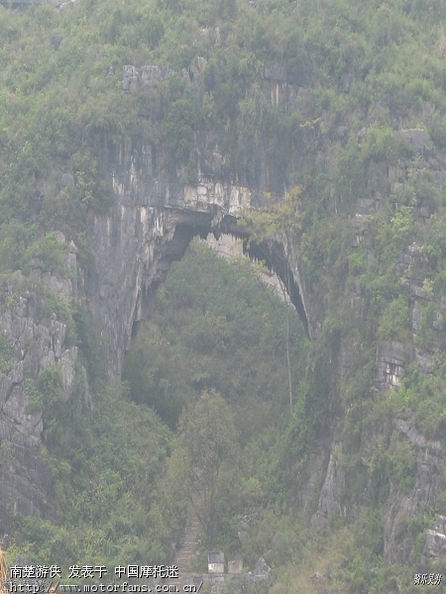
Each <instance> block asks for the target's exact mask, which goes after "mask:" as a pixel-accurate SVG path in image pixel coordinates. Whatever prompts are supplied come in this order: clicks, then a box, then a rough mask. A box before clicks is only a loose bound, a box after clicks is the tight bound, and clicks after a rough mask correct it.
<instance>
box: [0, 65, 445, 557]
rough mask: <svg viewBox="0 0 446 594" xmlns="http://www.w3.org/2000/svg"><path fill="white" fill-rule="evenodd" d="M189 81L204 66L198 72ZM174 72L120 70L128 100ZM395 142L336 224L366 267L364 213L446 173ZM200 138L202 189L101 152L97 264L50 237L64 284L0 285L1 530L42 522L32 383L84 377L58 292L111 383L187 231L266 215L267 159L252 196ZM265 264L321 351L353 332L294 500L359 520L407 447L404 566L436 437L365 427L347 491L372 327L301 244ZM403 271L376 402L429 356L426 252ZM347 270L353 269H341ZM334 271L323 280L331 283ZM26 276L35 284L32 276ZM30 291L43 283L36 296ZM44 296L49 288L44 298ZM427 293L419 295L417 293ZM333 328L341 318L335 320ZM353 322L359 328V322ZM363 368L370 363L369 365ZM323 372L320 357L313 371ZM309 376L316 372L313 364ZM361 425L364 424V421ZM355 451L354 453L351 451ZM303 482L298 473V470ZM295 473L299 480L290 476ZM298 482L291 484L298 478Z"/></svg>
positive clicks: (426, 497) (393, 546) (93, 244)
mask: <svg viewBox="0 0 446 594" xmlns="http://www.w3.org/2000/svg"><path fill="white" fill-rule="evenodd" d="M195 69H196V77H199V74H200V63H198V64H196V65H195ZM169 76H170V72H169V71H168V70H163V69H160V68H158V67H156V66H148V67H145V68H142V69H136V68H135V67H126V68H125V72H124V81H123V87H124V91H125V92H129V93H132V92H144V93H147V92H150V90H151V89H153V86H154V85H156V84H158V82H159V81H160V80H164V79H166V78H168V77H169ZM264 85H265V90H266V92H267V94H268V95H269V96H270V100H271V102H272V103H273V104H274V105H277V106H280V105H281V104H287V103H289V102H296V101H302V102H304V101H305V92H304V90H303V89H302V88H300V87H299V86H298V84H297V82H296V81H292V80H288V79H287V77H286V73H283V72H281V71H280V69H278V70H277V71H276V72H274V71H273V70H270V71H268V72H267V73H266V75H265V80H264ZM338 132H339V139H338V140H336V141H333V139H332V138H328V137H324V135H323V134H322V136H321V138H320V141H319V146H318V149H317V154H316V155H315V154H313V153H312V154H311V155H310V157H311V159H313V158H316V159H317V165H318V166H320V167H321V168H323V169H324V170H325V171H326V172H327V175H329V174H333V171H331V169H330V168H331V166H332V161H331V155H332V153H333V151H335V149H336V142H340V143H342V142H343V141H342V138H343V135H344V134H345V131H343V130H339V131H338ZM400 135H401V139H402V140H403V141H404V142H405V143H407V144H408V145H409V146H410V147H411V149H412V153H411V154H412V157H411V158H409V159H408V160H407V161H406V162H402V161H401V162H400V163H399V165H398V167H389V166H388V165H386V164H385V163H383V164H380V165H379V166H378V165H373V164H372V165H370V167H369V169H368V177H367V185H368V191H369V198H367V199H365V200H363V201H362V202H360V203H359V205H358V208H357V211H353V212H346V213H345V214H343V215H342V216H343V220H344V223H345V226H346V228H347V231H348V234H349V236H351V241H352V248H351V249H352V250H355V249H356V248H357V247H358V246H364V245H366V251H367V255H368V257H369V258H373V257H374V256H373V253H374V252H373V249H374V248H373V242H369V237H370V231H369V224H368V221H369V217H370V215H371V214H373V213H375V212H379V210H380V209H381V208H382V204H383V196H388V195H392V194H394V193H396V192H397V190H398V185H399V184H402V183H403V182H404V180H406V179H407V178H409V177H410V176H411V175H415V173H416V171H417V170H420V168H423V169H425V168H428V169H429V170H430V171H431V172H432V173H433V175H435V176H436V179H438V180H439V183H442V184H443V186H444V181H445V178H446V176H444V165H443V163H442V161H441V160H440V159H437V158H434V157H433V155H432V153H431V151H432V147H431V143H430V139H429V136H428V134H427V133H426V132H425V131H424V130H419V129H405V130H401V131H400ZM209 142H210V140H209V139H206V141H205V142H204V143H203V145H202V146H201V147H200V149H199V150H200V154H201V158H202V159H201V169H202V170H207V172H208V173H207V174H206V175H205V174H203V173H202V171H200V172H199V175H198V182H196V183H193V184H189V183H184V182H177V183H176V184H169V183H168V182H167V181H166V179H167V176H166V173H165V171H164V172H163V170H162V167H160V166H159V165H155V163H156V162H157V155H156V152H157V150H156V149H155V148H154V147H153V146H152V145H144V144H135V145H134V146H128V145H122V146H120V147H114V148H113V149H110V150H109V151H108V152H106V154H105V155H102V156H101V157H102V161H103V163H104V176H106V177H107V183H108V184H109V185H110V187H112V189H113V195H114V199H115V204H114V206H113V207H112V208H111V209H110V210H109V211H108V212H107V214H103V215H98V214H93V213H91V214H90V217H89V223H88V237H89V243H90V252H91V254H92V258H91V261H90V262H89V264H88V266H87V265H85V263H83V262H81V261H80V259H79V257H78V254H77V247H76V246H75V245H74V244H73V243H68V242H67V241H66V240H65V238H64V237H63V236H62V235H60V234H59V235H58V236H57V241H59V242H60V243H61V244H62V245H63V246H64V253H65V270H68V271H69V274H68V278H67V275H63V276H64V278H59V277H58V276H57V275H55V274H49V273H45V272H38V271H35V272H34V273H33V274H31V275H30V276H28V277H26V278H25V277H23V276H22V275H21V274H20V273H17V275H16V278H14V279H12V280H11V279H8V280H7V281H5V282H4V283H3V285H2V288H1V300H2V302H1V303H2V307H1V313H0V333H1V334H0V335H1V337H2V339H1V340H2V342H1V343H0V345H1V353H0V354H1V357H2V359H1V361H0V443H1V448H2V450H1V451H2V456H1V461H0V526H1V530H0V532H2V533H4V534H6V533H8V531H9V530H10V526H11V522H12V520H13V518H14V515H15V514H17V513H21V514H32V513H42V514H50V513H51V505H50V491H51V488H50V484H49V482H48V481H49V479H48V477H47V470H46V466H45V462H44V451H43V445H44V444H43V442H42V435H43V420H42V414H41V411H40V410H39V404H38V402H37V403H36V402H35V401H33V394H34V391H33V387H35V385H36V384H38V382H39V378H41V377H42V373H43V372H45V370H49V369H54V368H56V369H58V370H59V371H60V374H61V377H62V382H63V387H64V394H65V397H66V398H70V396H71V393H72V388H73V384H74V383H75V382H76V375H77V374H78V373H79V369H80V368H81V366H82V365H81V361H80V358H79V353H78V347H77V346H76V345H75V344H72V343H71V342H70V336H69V323H68V321H67V320H66V319H65V320H64V316H63V312H62V311H61V308H60V307H59V308H58V307H51V297H52V296H54V295H57V297H58V298H59V299H63V300H65V301H66V302H69V303H75V304H78V305H80V306H82V307H84V308H86V309H87V310H88V311H89V313H90V315H91V319H92V322H93V327H94V331H95V334H96V337H97V340H98V342H99V343H100V345H101V347H102V349H103V350H104V352H105V356H106V360H107V363H108V367H109V370H110V373H115V374H119V373H120V370H121V367H122V362H123V357H124V354H125V351H126V349H127V348H128V346H129V343H130V341H131V338H132V334H133V333H134V332H135V325H137V323H138V321H139V320H141V319H144V317H145V316H146V315H147V311H148V310H149V308H150V303H151V299H152V296H153V293H154V291H155V290H156V288H157V286H158V285H159V284H160V283H161V282H162V280H163V277H164V275H165V273H166V271H167V270H168V267H169V264H170V262H171V261H173V260H175V259H177V258H180V257H181V256H182V254H183V253H184V251H185V249H186V248H187V245H188V243H189V241H190V240H191V238H192V237H193V236H194V235H203V236H205V235H207V234H208V233H209V232H215V233H216V234H218V233H221V232H229V233H234V234H237V235H239V236H244V235H245V234H246V232H247V231H246V230H245V229H239V228H238V227H237V225H236V219H237V215H238V214H239V212H240V211H241V210H242V209H246V208H261V207H263V206H264V204H265V196H264V193H265V189H266V188H267V187H268V185H269V184H270V182H271V179H270V178H271V175H270V174H269V173H268V172H269V171H270V168H269V167H268V164H267V163H266V164H265V170H264V179H263V180H262V182H261V183H260V184H259V186H258V187H255V188H254V187H248V186H247V185H243V184H236V183H230V182H228V181H225V178H224V177H219V173H221V167H222V163H223V161H224V157H223V156H222V155H221V154H219V153H218V152H217V151H216V150H213V149H212V148H209V146H208V144H209ZM305 167H306V157H305V156H304V155H302V154H298V155H296V157H295V158H294V177H295V179H296V180H297V179H299V176H300V175H301V174H302V175H303V172H305V171H306V170H305ZM431 215H432V212H431V211H430V210H429V205H426V204H424V203H419V204H416V216H417V217H419V218H420V219H422V220H423V221H424V223H423V224H425V225H426V226H428V225H429V224H430V220H431ZM252 249H253V250H254V251H255V250H257V254H259V253H260V254H262V255H263V256H265V257H266V259H267V260H269V262H270V264H271V265H272V266H273V267H274V268H275V270H276V272H277V273H278V275H279V276H281V277H282V278H283V279H289V278H290V279H291V281H290V282H287V283H286V284H288V285H289V288H290V293H291V294H290V298H291V300H292V301H293V303H294V304H295V306H296V308H297V310H298V312H299V314H300V316H301V318H302V320H303V322H304V324H305V325H306V326H307V328H308V332H309V334H310V336H311V337H312V338H313V341H314V345H315V351H316V350H317V349H318V348H319V347H321V348H322V346H324V345H325V342H324V341H326V335H324V332H323V329H324V323H325V322H326V320H327V318H328V317H330V316H331V317H336V315H337V311H338V310H339V312H341V310H343V308H345V307H346V304H347V307H348V308H349V313H350V317H351V322H352V324H351V326H350V327H345V328H341V329H340V330H339V333H338V334H339V336H338V339H337V343H336V346H335V348H334V349H333V350H332V356H331V355H330V360H329V369H330V373H329V377H328V379H327V384H326V385H327V391H326V393H325V398H326V400H327V403H328V405H327V407H328V408H327V409H326V410H329V411H330V413H331V414H330V415H328V416H329V418H326V419H324V420H323V421H324V423H323V425H324V427H325V429H326V431H324V434H323V435H320V436H319V440H318V442H317V443H315V444H314V446H315V447H314V451H313V454H312V455H311V457H310V458H309V459H308V460H307V462H306V464H305V467H299V468H298V469H297V470H296V477H297V478H296V484H298V486H296V492H295V494H294V500H295V502H296V504H297V505H299V506H300V507H301V508H302V509H303V510H304V512H305V515H306V516H307V518H308V519H309V521H311V522H313V523H314V525H315V526H323V527H327V526H329V524H330V522H331V521H332V520H334V519H336V517H338V516H341V517H344V518H349V517H354V515H355V513H356V511H357V509H358V508H359V507H360V506H361V504H362V503H363V502H365V501H366V500H367V489H370V488H371V482H372V481H373V475H372V472H371V471H370V464H371V462H370V457H369V453H370V452H378V451H381V450H382V448H392V447H394V446H395V447H396V445H395V444H400V443H403V444H404V445H405V447H406V446H407V449H408V451H409V452H410V455H411V456H412V458H413V460H414V476H415V480H414V482H413V483H412V484H411V485H409V487H408V488H407V489H406V491H405V492H404V493H401V492H400V491H399V488H398V487H397V486H394V485H392V484H390V485H389V486H388V493H387V502H388V504H387V506H386V510H387V511H386V520H385V543H384V551H385V556H386V558H387V560H388V561H391V562H399V561H407V560H408V559H409V558H410V555H411V551H412V548H413V535H412V534H411V533H410V531H409V530H408V522H409V521H410V518H411V516H412V515H413V514H414V513H418V512H421V511H423V510H426V509H430V508H431V507H432V506H433V503H434V502H435V501H437V499H438V497H439V495H440V493H441V492H442V490H444V488H445V486H446V485H445V480H444V476H445V475H444V470H445V469H444V462H443V459H444V456H443V449H442V446H441V444H440V443H439V442H436V441H433V440H430V439H427V438H426V437H425V436H423V434H422V433H420V432H419V431H418V430H417V428H416V427H415V426H414V424H413V423H412V422H411V420H410V419H406V418H401V419H397V420H396V422H395V423H394V424H393V425H391V426H388V425H385V424H383V425H382V426H379V422H380V421H379V420H376V422H375V424H373V423H371V424H369V425H367V426H364V428H363V430H362V431H361V430H360V431H359V435H358V444H357V448H358V451H359V453H360V457H361V456H362V464H363V467H364V469H365V470H364V472H365V478H364V481H363V484H362V486H361V487H360V489H359V491H358V492H357V493H356V494H355V495H352V493H351V491H352V487H351V477H349V474H348V472H349V469H348V468H347V466H346V463H345V459H346V454H347V453H348V452H349V451H350V449H351V448H352V447H353V446H352V445H351V443H350V441H351V435H349V434H348V432H349V428H348V427H349V425H348V422H350V417H351V415H353V414H354V412H355V411H353V409H351V405H349V404H346V403H345V401H344V393H343V390H345V389H346V386H347V385H348V382H349V380H350V379H351V376H352V374H353V373H354V372H355V373H356V372H357V371H358V358H357V357H358V344H359V342H360V341H359V339H358V338H357V336H356V335H355V333H354V331H353V330H352V326H353V325H354V324H355V325H357V326H358V327H360V328H363V329H364V328H368V326H369V324H370V319H368V317H367V311H368V310H367V304H366V297H365V296H364V295H363V294H362V292H361V289H360V288H358V287H357V286H355V284H354V283H351V284H349V283H344V285H343V286H342V287H341V289H340V292H339V294H340V295H341V296H342V298H341V299H339V301H333V300H331V296H330V293H329V291H328V289H327V287H326V286H325V285H324V284H323V283H322V282H320V281H319V280H318V278H317V277H316V279H315V278H311V277H310V274H309V273H308V270H307V268H306V267H305V265H303V263H302V244H301V235H299V233H297V232H296V234H295V235H293V234H285V235H278V236H277V237H276V239H275V240H274V241H271V242H269V243H268V242H267V243H266V244H264V245H258V246H255V245H254V247H253V248H252ZM400 264H401V270H402V274H405V275H406V277H407V285H408V288H409V291H410V295H411V298H410V305H411V309H410V316H411V324H412V331H411V335H410V337H409V339H408V340H407V342H406V343H404V344H403V343H401V342H398V341H396V340H393V339H381V338H380V337H379V336H378V335H377V334H376V331H375V329H372V331H371V332H372V335H373V336H374V338H373V343H372V348H371V349H369V351H368V356H369V359H368V361H367V362H368V363H369V364H370V363H371V364H372V366H373V376H374V377H373V381H372V382H371V383H370V385H369V384H368V383H367V382H368V379H369V378H365V379H364V389H365V391H369V392H370V393H371V394H376V393H381V392H385V391H391V390H393V389H395V388H398V386H400V385H401V381H402V378H403V377H404V374H405V373H406V370H407V368H408V366H409V365H415V366H416V367H417V369H418V370H419V371H420V372H421V373H423V374H429V373H430V369H431V365H432V356H433V353H434V350H433V351H432V352H428V351H426V350H423V349H422V348H420V347H419V346H418V345H417V340H416V337H417V332H418V331H419V328H420V327H421V324H422V321H423V315H424V314H423V311H424V309H423V307H424V304H425V303H426V302H429V301H430V300H431V297H430V295H429V293H428V292H426V290H425V289H426V287H425V284H423V283H424V281H425V279H426V277H427V274H428V264H426V261H425V260H424V259H423V250H422V246H417V245H411V246H410V249H409V250H408V251H407V252H406V253H404V254H401V262H400ZM345 273H346V275H347V273H348V270H346V271H345ZM330 274H331V272H330V271H328V272H327V274H326V278H329V277H330ZM33 275H34V276H33ZM37 286H38V287H39V288H38V289H37ZM42 287H43V290H42ZM423 287H424V288H423ZM443 313H444V312H443V311H442V310H441V309H439V310H438V311H437V314H438V315H437V317H436V323H437V325H440V326H441V330H442V329H443V325H442V324H443V322H442V320H443V318H442V316H443ZM339 319H340V320H342V319H344V318H342V316H341V314H339ZM353 323H354V324H353ZM370 359H371V360H370ZM315 365H316V366H317V362H316V363H315ZM315 373H316V374H317V373H318V370H317V369H315ZM358 423H359V421H358ZM355 447H356V446H355ZM299 473H300V474H299ZM297 475H299V476H297ZM297 479H298V480H297ZM427 534H428V538H427V541H426V552H425V554H426V557H435V556H440V555H443V554H444V546H443V545H442V543H443V537H444V534H443V532H442V530H441V529H440V528H438V526H437V527H434V526H432V529H431V530H430V531H429V532H428V533H427Z"/></svg>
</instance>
